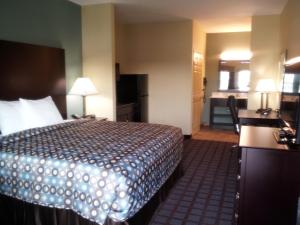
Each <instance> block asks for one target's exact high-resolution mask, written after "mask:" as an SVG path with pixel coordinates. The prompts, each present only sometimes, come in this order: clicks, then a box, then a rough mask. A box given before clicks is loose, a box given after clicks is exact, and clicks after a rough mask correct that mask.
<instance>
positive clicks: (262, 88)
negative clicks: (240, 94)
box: [255, 79, 276, 113]
mask: <svg viewBox="0 0 300 225" xmlns="http://www.w3.org/2000/svg"><path fill="white" fill-rule="evenodd" d="M255 90H256V91H257V92H260V108H259V109H257V111H256V112H257V113H264V112H268V111H271V110H272V109H271V108H269V94H270V93H271V92H275V91H276V88H275V83H274V81H273V80H272V79H261V80H259V81H258V83H257V86H256V89H255ZM264 95H266V106H265V107H264Z"/></svg>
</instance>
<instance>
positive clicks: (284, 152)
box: [235, 126, 300, 225]
mask: <svg viewBox="0 0 300 225" xmlns="http://www.w3.org/2000/svg"><path fill="white" fill-rule="evenodd" d="M275 130H276V128H271V127H255V126H242V127H241V133H240V141H239V146H240V148H241V156H240V160H239V162H240V171H239V175H238V177H237V180H238V190H237V194H236V199H237V204H236V206H237V211H236V214H235V217H236V219H237V222H238V225H254V224H255V225H296V224H299V222H300V219H299V215H298V216H297V211H298V210H299V209H300V208H299V206H298V204H299V193H300V169H299V166H300V151H299V150H292V149H290V148H289V147H288V146H287V145H281V144H277V142H276V141H275V138H274V136H273V132H274V131H275ZM297 217H298V223H297Z"/></svg>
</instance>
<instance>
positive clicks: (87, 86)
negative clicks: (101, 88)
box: [69, 77, 98, 116]
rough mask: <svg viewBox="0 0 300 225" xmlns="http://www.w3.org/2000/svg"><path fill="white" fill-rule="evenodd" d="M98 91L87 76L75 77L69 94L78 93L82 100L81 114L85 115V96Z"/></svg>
mask: <svg viewBox="0 0 300 225" xmlns="http://www.w3.org/2000/svg"><path fill="white" fill-rule="evenodd" d="M97 93H98V91H97V89H96V87H95V86H94V84H93V83H92V81H91V80H90V79H89V78H87V77H80V78H77V79H76V81H75V83H74V84H73V86H72V88H71V90H70V92H69V94H70V95H80V96H82V100H83V116H85V115H86V96H88V95H95V94H97Z"/></svg>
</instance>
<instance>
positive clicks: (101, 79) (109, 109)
mask: <svg viewBox="0 0 300 225" xmlns="http://www.w3.org/2000/svg"><path fill="white" fill-rule="evenodd" d="M82 64H83V74H84V76H87V77H90V78H91V79H92V81H93V83H94V84H95V86H96V88H97V89H98V92H99V95H97V96H89V97H88V98H87V113H94V114H96V115H97V116H101V117H107V118H108V119H110V120H115V117H116V116H115V114H116V112H115V111H116V110H115V107H116V100H115V99H116V97H115V20H114V6H113V5H112V4H101V5H88V6H83V7H82Z"/></svg>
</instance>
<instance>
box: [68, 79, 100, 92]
mask: <svg viewBox="0 0 300 225" xmlns="http://www.w3.org/2000/svg"><path fill="white" fill-rule="evenodd" d="M97 93H98V91H97V89H96V87H95V86H94V84H93V83H92V81H91V80H90V79H89V78H87V77H80V78H77V79H76V81H75V83H74V84H73V87H72V88H71V90H70V92H69V94H70V95H81V96H87V95H94V94H97Z"/></svg>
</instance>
